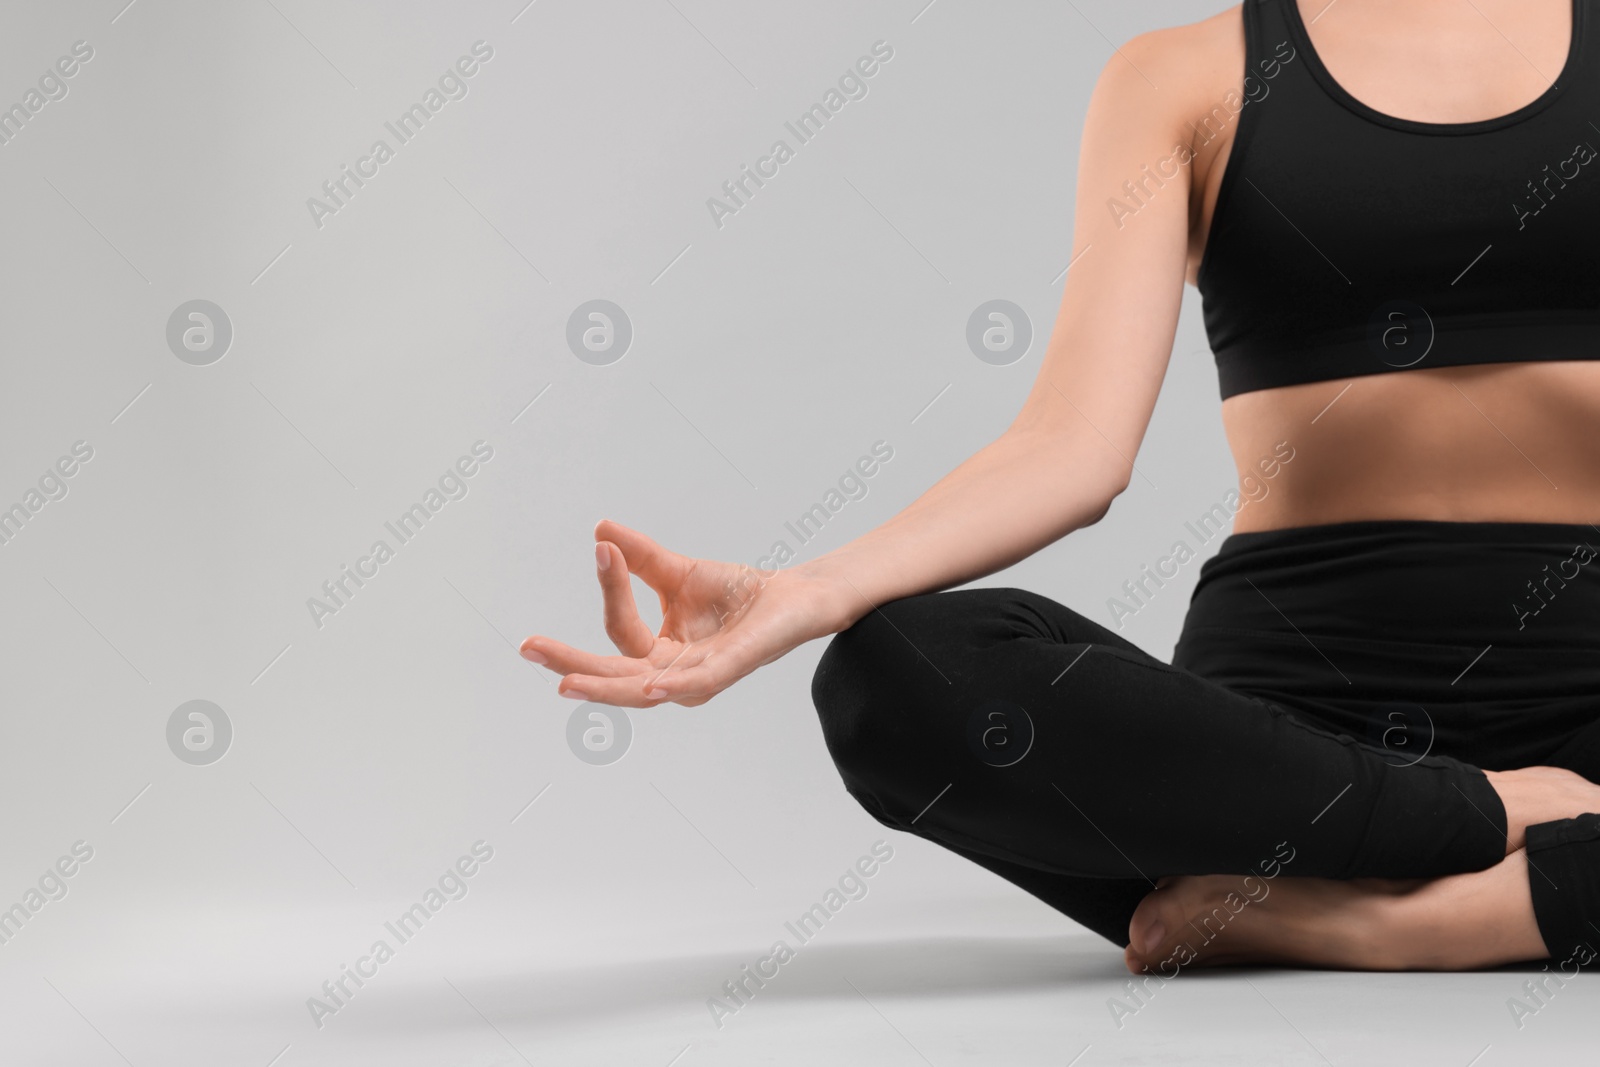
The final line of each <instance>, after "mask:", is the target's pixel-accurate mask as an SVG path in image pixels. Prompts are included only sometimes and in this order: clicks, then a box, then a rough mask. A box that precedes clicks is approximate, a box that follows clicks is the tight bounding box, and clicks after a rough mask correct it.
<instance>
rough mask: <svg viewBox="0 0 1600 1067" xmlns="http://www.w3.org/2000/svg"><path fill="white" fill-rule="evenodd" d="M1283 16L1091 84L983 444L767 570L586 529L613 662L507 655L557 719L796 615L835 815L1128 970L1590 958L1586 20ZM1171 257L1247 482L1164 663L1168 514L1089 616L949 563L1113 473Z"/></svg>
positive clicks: (1118, 58)
mask: <svg viewBox="0 0 1600 1067" xmlns="http://www.w3.org/2000/svg"><path fill="white" fill-rule="evenodd" d="M1323 2H1324V0H1245V2H1244V3H1243V4H1242V5H1241V6H1238V7H1234V8H1231V9H1230V10H1227V11H1224V12H1222V13H1221V14H1218V15H1216V16H1215V17H1213V18H1210V19H1207V20H1205V21H1203V22H1199V23H1196V24H1193V25H1189V26H1182V27H1177V28H1173V29H1166V30H1161V31H1158V32H1153V33H1148V34H1145V35H1143V36H1140V37H1138V38H1136V39H1134V40H1132V41H1130V42H1129V43H1128V44H1126V45H1125V46H1124V47H1122V48H1121V49H1119V50H1118V51H1117V54H1116V55H1115V56H1114V57H1112V58H1111V59H1110V60H1109V61H1108V62H1107V64H1106V66H1105V69H1104V70H1103V72H1102V73H1101V75H1100V77H1099V80H1098V83H1097V85H1096V87H1095V90H1094V93H1093V97H1092V100H1091V103H1090V105H1089V110H1088V114H1087V118H1086V121H1085V125H1084V134H1083V142H1082V147H1081V152H1080V157H1079V171H1078V186H1077V201H1076V208H1075V237H1074V247H1073V249H1072V250H1071V252H1072V255H1071V261H1072V263H1073V266H1072V267H1071V269H1070V270H1069V272H1068V274H1067V280H1066V284H1065V291H1064V293H1063V296H1062V301H1061V307H1060V311H1059V314H1058V316H1057V319H1056V323H1055V329H1054V333H1053V335H1052V336H1051V338H1050V342H1049V345H1048V347H1047V350H1046V351H1045V353H1044V355H1043V358H1042V362H1041V365H1040V367H1039V370H1038V375H1037V379H1036V381H1035V383H1034V386H1033V388H1032V391H1031V392H1030V393H1029V395H1028V397H1027V399H1026V401H1025V403H1024V404H1023V406H1022V408H1021V410H1020V411H1019V412H1018V414H1017V415H1016V417H1015V419H1014V421H1013V422H1012V423H1011V425H1010V426H1009V427H1008V428H1006V429H1005V431H1004V432H1003V433H1001V434H1000V435H999V436H998V437H997V438H995V439H994V440H993V441H992V442H991V443H990V444H988V445H987V446H985V447H984V448H982V449H981V450H980V451H978V452H977V453H975V454H974V455H973V456H972V457H971V458H969V459H967V460H966V461H965V462H963V463H962V464H961V465H960V466H958V467H957V468H956V469H955V470H954V471H952V472H951V473H950V474H948V475H947V476H946V477H944V478H943V479H942V480H940V481H939V482H937V483H936V484H935V485H933V486H932V487H931V488H930V489H928V490H927V491H926V492H925V493H924V494H923V495H922V496H921V497H920V498H918V499H917V500H916V501H915V502H913V503H912V504H911V505H910V506H908V507H906V508H905V510H903V511H902V512H900V513H899V514H897V515H895V516H894V517H893V518H892V519H890V520H889V521H887V522H885V523H884V524H883V525H881V526H879V527H877V528H876V529H874V530H872V531H870V532H868V533H867V534H865V535H863V536H861V537H860V538H858V539H856V540H854V541H852V542H850V543H848V544H845V545H843V546H841V547H839V548H837V549H835V550H833V551H831V552H829V553H827V554H826V555H822V556H819V557H817V558H814V559H812V560H809V561H806V562H804V563H798V564H795V565H793V566H790V567H787V568H783V569H780V570H777V571H773V572H757V571H754V570H752V569H751V568H749V567H744V566H740V565H736V564H733V563H722V562H715V561H711V560H703V559H692V558H689V557H686V556H683V555H679V554H677V553H675V552H672V551H669V550H668V549H666V548H664V547H662V546H660V545H658V544H656V543H655V542H654V541H652V540H651V539H650V538H648V537H646V536H645V535H644V534H642V533H639V532H636V531H634V530H631V529H628V528H627V527H624V526H621V525H619V524H617V523H614V522H610V521H603V522H601V523H600V524H599V525H598V526H597V527H596V529H595V539H596V544H595V552H596V564H597V566H598V568H599V579H600V586H601V590H602V593H603V597H604V611H605V624H606V632H607V633H608V634H609V636H610V637H611V639H612V641H613V642H614V643H615V644H616V647H617V650H618V652H619V653H620V654H619V655H599V654H595V653H592V652H588V651H583V650H580V649H577V648H573V647H571V646H569V645H566V644H563V643H561V642H560V641H557V640H555V639H553V638H550V637H547V636H542V635H536V636H533V637H530V638H528V639H527V640H526V641H525V642H524V643H523V646H522V654H523V655H524V656H526V657H527V658H528V659H530V660H533V661H534V662H537V663H543V664H548V665H549V666H550V667H551V668H552V669H554V670H556V671H558V672H560V673H561V674H562V676H563V677H562V679H561V684H560V692H561V693H562V694H563V695H565V696H568V697H572V698H575V699H579V700H590V701H600V702H604V703H608V704H614V705H621V706H625V707H653V706H656V705H659V704H663V703H669V702H670V703H677V704H683V705H691V706H692V705H698V704H702V703H704V702H705V701H707V700H710V699H711V698H712V697H713V696H715V695H716V694H717V693H719V692H721V691H722V690H723V689H726V688H727V687H728V686H730V685H732V684H733V683H734V682H735V681H737V680H738V679H739V678H741V677H743V676H744V675H746V674H748V673H750V672H751V671H753V670H755V669H756V668H757V667H759V666H761V665H762V664H765V663H769V662H771V661H772V660H774V659H777V658H778V657H779V656H782V655H783V654H784V653H786V652H788V651H790V650H791V649H794V648H796V647H798V646H799V645H801V644H804V643H805V642H807V641H810V640H812V639H813V638H818V637H830V640H829V642H828V645H827V647H826V648H825V649H824V651H823V653H822V656H821V659H820V662H819V663H818V666H817V669H816V674H815V677H814V679H813V682H812V686H811V697H812V700H813V702H814V703H815V705H816V710H817V712H818V714H819V716H820V719H821V725H822V733H823V737H824V739H825V741H826V744H827V748H828V751H829V753H830V755H831V756H832V758H833V760H834V761H835V763H836V764H837V766H838V768H839V771H840V774H841V776H842V778H843V781H844V784H845V786H846V788H847V789H848V790H849V791H850V793H851V794H852V795H853V796H854V797H856V799H857V800H859V801H860V803H861V804H862V806H863V807H865V808H866V810H867V811H868V812H870V813H871V815H872V816H874V817H875V818H876V819H878V820H880V821H882V822H883V823H885V824H887V825H889V826H891V827H895V828H897V829H900V830H903V831H906V832H908V833H912V834H917V835H919V836H921V837H924V838H927V839H928V840H931V841H935V842H937V843H939V844H940V845H942V846H944V847H945V848H948V849H949V850H951V851H952V852H955V853H957V854H959V855H961V856H964V857H966V858H967V859H969V860H971V861H973V862H974V863H977V864H980V865H982V866H983V867H985V868H987V869H989V870H990V871H993V872H994V873H996V874H998V875H1000V876H1001V877H1002V878H1005V879H1008V880H1009V881H1011V882H1012V883H1014V884H1015V885H1017V886H1019V887H1020V888H1022V889H1023V890H1025V891H1027V892H1029V893H1032V894H1034V895H1035V896H1037V897H1039V898H1040V899H1041V900H1043V901H1045V902H1047V903H1048V904H1050V905H1051V906H1053V907H1055V908H1057V909H1058V910H1060V911H1061V912H1063V913H1065V914H1066V915H1068V916H1070V917H1071V918H1072V919H1074V920H1076V921H1077V922H1079V923H1081V924H1083V925H1084V926H1087V927H1088V928H1090V929H1091V930H1094V931H1096V932H1098V933H1100V934H1101V935H1103V936H1104V937H1106V938H1107V939H1109V940H1111V941H1112V942H1113V943H1114V944H1116V945H1117V946H1118V947H1120V948H1122V949H1123V950H1124V953H1125V956H1126V960H1127V963H1128V966H1129V968H1130V969H1132V970H1133V971H1134V972H1135V973H1140V972H1147V971H1158V972H1162V973H1171V971H1172V969H1173V968H1175V967H1179V966H1186V965H1191V964H1194V965H1198V964H1213V963H1225V962H1253V963H1264V962H1280V963H1294V964H1300V965H1311V966H1326V967H1338V968H1362V969H1380V970H1401V969H1434V970H1440V969H1466V968H1477V967H1484V966H1492V965H1497V964H1502V963H1508V962H1512V961H1526V960H1541V959H1547V958H1548V959H1550V960H1551V961H1552V965H1553V966H1554V965H1559V966H1561V967H1562V968H1564V969H1566V970H1567V971H1568V972H1569V973H1571V971H1572V970H1573V969H1574V968H1575V967H1581V966H1583V965H1584V964H1587V963H1589V962H1591V961H1592V960H1593V959H1594V958H1595V956H1596V951H1595V949H1594V948H1593V947H1591V946H1594V945H1600V925H1597V924H1600V785H1596V784H1595V783H1596V782H1600V647H1597V646H1600V562H1597V561H1596V558H1595V557H1596V555H1597V547H1596V546H1600V526H1596V525H1594V524H1595V523H1597V522H1600V433H1596V432H1595V428H1596V427H1597V426H1600V362H1597V361H1600V176H1597V175H1596V174H1595V173H1594V168H1593V167H1592V166H1590V164H1591V163H1592V162H1593V161H1594V160H1595V158H1596V156H1597V155H1600V153H1597V151H1596V146H1597V145H1600V127H1597V126H1596V125H1594V123H1593V122H1591V121H1590V120H1591V118H1594V117H1597V116H1600V27H1597V26H1595V25H1594V24H1593V19H1592V15H1593V12H1592V11H1591V8H1590V5H1589V4H1588V3H1587V2H1585V0H1475V2H1474V3H1473V4H1472V5H1467V6H1462V5H1458V4H1455V3H1444V2H1443V0H1340V2H1338V4H1337V6H1330V7H1328V8H1326V9H1324V8H1323V6H1322V5H1323ZM1064 258H1066V257H1064ZM1186 281H1188V282H1192V283H1193V284H1194V285H1195V286H1196V288H1197V289H1198V290H1199V293H1200V296H1201V300H1202V309H1203V315H1204V324H1205V329H1206V331H1207V335H1208V338H1209V340H1210V342H1211V348H1212V350H1213V353H1214V356H1215V359H1216V364H1217V368H1218V381H1219V387H1220V388H1219V391H1220V393H1221V396H1222V404H1221V412H1222V419H1223V423H1224V427H1225V429H1226V432H1227V436H1228V440H1229V444H1230V447H1231V449H1232V452H1233V455H1234V459H1235V462H1236V464H1237V466H1238V470H1239V476H1240V481H1241V486H1243V487H1245V489H1246V492H1247V493H1248V494H1249V495H1250V496H1251V497H1252V500H1253V502H1252V503H1251V504H1250V506H1249V507H1247V508H1244V509H1242V510H1239V511H1238V513H1237V518H1236V519H1235V521H1234V525H1233V528H1232V532H1231V533H1230V534H1229V535H1228V536H1227V538H1226V539H1225V540H1224V541H1223V542H1222V544H1221V546H1220V549H1219V550H1218V551H1217V552H1216V554H1215V555H1213V556H1212V557H1210V558H1208V559H1206V560H1205V562H1204V563H1203V564H1201V566H1200V570H1199V572H1198V580H1197V584H1196V585H1195V587H1194V591H1193V594H1192V599H1191V601H1190V603H1189V608H1188V613H1187V615H1186V617H1185V620H1184V625H1183V630H1182V634H1181V637H1180V639H1179V641H1178V643H1177V646H1176V649H1175V651H1174V655H1173V661H1172V663H1170V664H1168V663H1165V662H1162V661H1160V660H1158V659H1156V658H1154V657H1152V656H1151V655H1149V654H1147V653H1146V652H1144V651H1143V650H1141V649H1140V648H1138V647H1136V646H1135V645H1133V644H1132V643H1130V642H1129V641H1127V640H1126V639H1124V638H1123V637H1121V636H1119V635H1118V633H1117V632H1116V630H1115V629H1113V628H1112V626H1115V625H1116V619H1117V617H1118V615H1119V612H1121V611H1124V610H1126V611H1130V612H1131V611H1135V610H1138V608H1139V607H1140V606H1141V605H1142V604H1143V603H1145V602H1147V601H1148V600H1149V599H1150V598H1151V597H1152V596H1154V595H1156V593H1157V591H1158V590H1159V589H1160V587H1161V586H1162V585H1163V584H1164V583H1166V582H1168V581H1171V580H1172V579H1173V578H1175V577H1176V576H1177V574H1178V573H1179V570H1180V569H1181V567H1182V565H1183V563H1184V562H1186V560H1187V558H1188V554H1187V550H1188V549H1189V548H1190V546H1189V545H1188V543H1187V540H1188V539H1187V538H1185V539H1182V540H1180V541H1179V542H1178V544H1176V545H1174V548H1173V551H1172V552H1171V553H1170V554H1168V555H1165V556H1161V557H1160V558H1158V559H1156V560H1155V562H1154V564H1153V565H1152V566H1149V567H1145V568H1143V569H1142V570H1141V571H1140V573H1139V574H1138V576H1137V577H1134V578H1132V579H1130V581H1128V582H1126V583H1124V584H1123V585H1122V586H1121V587H1120V589H1118V590H1117V592H1116V597H1115V598H1114V602H1113V604H1112V605H1111V611H1110V612H1109V613H1107V612H1102V611H1101V610H1100V609H1099V607H1098V606H1095V607H1094V608H1093V610H1094V613H1095V615H1096V618H1097V619H1100V620H1102V621H1095V620H1092V619H1090V618H1088V617H1086V616H1085V615H1083V614H1080V613H1078V612H1077V611H1074V610H1072V609H1070V608H1068V607H1065V606H1063V605H1061V604H1058V603H1055V602H1053V601H1052V600H1050V599H1048V598H1046V597H1044V596H1040V595H1039V594H1037V593H1033V592H1029V591H1027V590H1023V589H1015V588H993V587H989V588H984V587H972V586H970V585H969V583H972V582H974V581H975V580H978V579H981V578H983V577H985V576H986V575H990V574H993V573H995V572H997V571H999V570H1001V569H1003V568H1005V567H1008V566H1010V565H1011V564H1013V563H1016V562H1017V561H1018V560H1021V559H1023V558H1024V557H1026V556H1028V555H1029V554H1031V553H1033V552H1035V551H1037V550H1039V549H1040V548H1042V547H1044V546H1046V545H1049V544H1051V543H1052V542H1054V541H1056V540H1057V539H1059V538H1061V537H1063V536H1065V535H1067V534H1069V533H1070V532H1072V531H1073V530H1075V529H1078V528H1080V527H1083V526H1087V525H1090V524H1092V523H1095V522H1097V521H1099V520H1100V519H1101V518H1102V517H1104V516H1105V514H1106V513H1107V511H1108V509H1109V508H1110V507H1111V505H1112V502H1113V501H1114V500H1115V499H1116V497H1117V496H1118V495H1119V494H1120V493H1121V492H1122V491H1123V490H1124V489H1126V488H1127V487H1128V486H1129V484H1130V483H1131V481H1132V480H1133V479H1134V478H1135V477H1137V476H1138V474H1137V469H1136V468H1135V466H1134V462H1135V460H1134V457H1135V456H1136V455H1137V454H1138V451H1139V445H1140V441H1141V439H1142V437H1143V435H1144V432H1145V428H1146V426H1147V424H1148V422H1149V420H1150V417H1151V413H1152V409H1153V407H1154V405H1155V401H1156V396H1157V392H1158V391H1159V389H1160V387H1161V383H1162V380H1163V377H1164V375H1165V372H1166V366H1167V361H1168V358H1169V356H1170V353H1171V349H1172V345H1173V338H1174V333H1175V330H1176V327H1177V321H1178V314H1179V308H1180V303H1181V298H1182V288H1183V284H1184V282H1186ZM1189 402H1196V403H1198V402H1199V401H1198V398H1190V400H1189ZM1267 480H1270V485H1271V492H1270V493H1266V494H1264V495H1261V494H1256V493H1250V492H1249V490H1250V488H1251V487H1254V486H1259V485H1265V484H1268V481H1267ZM1181 522H1182V519H1181V518H1179V519H1175V520H1174V527H1177V526H1179V524H1180V523H1181ZM1157 536H1158V539H1161V540H1164V539H1165V535H1164V534H1159V533H1158V535H1157ZM630 573H632V574H636V575H638V576H639V577H640V578H641V579H642V580H643V581H645V582H646V583H648V584H649V585H650V586H651V587H652V588H653V589H655V590H656V591H657V592H658V593H659V594H660V597H661V606H662V609H663V612H664V622H663V625H662V628H661V632H660V633H652V632H651V630H650V628H649V627H648V626H647V625H646V624H645V623H644V622H643V621H642V620H641V619H640V617H639V614H638V612H637V610H636V607H635V604H634V601H633V597H632V593H631V588H630V582H629V574H630ZM1107 585H1108V587H1109V586H1110V582H1108V583H1107ZM957 586H966V587H965V588H960V589H957V588H954V587H957ZM1169 595H1170V594H1169ZM1119 605H1120V606H1119ZM1105 623H1111V626H1108V625H1105Z"/></svg>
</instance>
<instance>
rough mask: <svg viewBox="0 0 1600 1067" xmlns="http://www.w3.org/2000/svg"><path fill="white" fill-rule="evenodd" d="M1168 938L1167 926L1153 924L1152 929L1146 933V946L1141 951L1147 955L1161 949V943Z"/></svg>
mask: <svg viewBox="0 0 1600 1067" xmlns="http://www.w3.org/2000/svg"><path fill="white" fill-rule="evenodd" d="M1166 936H1167V928H1166V927H1165V926H1163V925H1162V924H1161V923H1160V922H1155V923H1152V924H1151V926H1150V929H1148V930H1146V931H1145V934H1144V944H1143V946H1142V947H1141V951H1143V952H1145V953H1151V952H1154V951H1155V950H1156V949H1158V948H1160V947H1161V942H1162V940H1163V939H1164V938H1165V937H1166Z"/></svg>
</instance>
